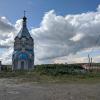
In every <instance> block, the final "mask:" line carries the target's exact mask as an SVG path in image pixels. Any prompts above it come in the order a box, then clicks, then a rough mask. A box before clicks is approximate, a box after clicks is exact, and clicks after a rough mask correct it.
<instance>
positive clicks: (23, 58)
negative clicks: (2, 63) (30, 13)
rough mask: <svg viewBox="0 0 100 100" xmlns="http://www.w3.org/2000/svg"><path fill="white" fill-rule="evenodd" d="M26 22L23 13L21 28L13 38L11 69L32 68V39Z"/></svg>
mask: <svg viewBox="0 0 100 100" xmlns="http://www.w3.org/2000/svg"><path fill="white" fill-rule="evenodd" d="M26 24H27V18H26V17H25V15H24V17H23V23H22V28H21V30H20V32H19V33H18V35H17V36H16V37H15V39H14V51H13V55H12V68H13V70H30V69H32V68H34V40H33V38H32V37H31V35H30V33H29V31H28V29H27V25H26Z"/></svg>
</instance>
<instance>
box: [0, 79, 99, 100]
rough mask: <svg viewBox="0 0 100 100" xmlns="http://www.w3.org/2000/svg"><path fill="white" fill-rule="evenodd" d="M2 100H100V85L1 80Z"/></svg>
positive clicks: (0, 99) (0, 92)
mask: <svg viewBox="0 0 100 100" xmlns="http://www.w3.org/2000/svg"><path fill="white" fill-rule="evenodd" d="M0 100H100V83H95V84H79V83H77V84H76V83H75V84H74V83H73V84H72V83H71V84H69V83H20V84H16V82H15V81H14V79H0Z"/></svg>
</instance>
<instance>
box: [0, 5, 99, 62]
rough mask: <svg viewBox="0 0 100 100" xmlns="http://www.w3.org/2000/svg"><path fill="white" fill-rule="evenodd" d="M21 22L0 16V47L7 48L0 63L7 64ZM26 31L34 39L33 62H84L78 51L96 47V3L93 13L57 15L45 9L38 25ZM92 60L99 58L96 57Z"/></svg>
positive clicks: (97, 28)
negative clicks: (13, 21) (12, 22)
mask: <svg viewBox="0 0 100 100" xmlns="http://www.w3.org/2000/svg"><path fill="white" fill-rule="evenodd" d="M21 24H22V19H19V20H17V21H16V23H15V25H13V24H11V23H10V22H9V20H7V18H6V17H1V18H0V48H2V47H3V46H4V48H6V46H8V47H9V48H6V50H7V51H8V53H5V52H3V53H2V56H1V58H2V60H3V63H6V62H7V63H8V62H9V63H11V54H12V52H13V41H14V37H15V36H16V33H18V31H19V30H20V28H21ZM2 33H4V34H2ZM30 33H31V35H32V37H33V38H34V42H35V64H40V63H58V62H61V63H62V62H63V63H64V62H67V63H74V62H77V63H78V62H87V57H86V56H85V57H84V55H82V52H86V53H87V50H88V49H91V48H93V47H95V48H98V47H100V46H99V45H100V43H98V44H97V45H96V42H97V39H99V37H100V6H98V8H97V11H95V12H94V11H91V12H86V13H81V14H68V15H65V16H62V15H57V14H56V12H55V11H54V10H51V11H48V12H46V13H45V14H44V17H43V19H42V21H41V23H40V27H38V28H33V29H31V30H30ZM78 53H80V54H78ZM3 55H4V56H3ZM97 59H98V60H97ZM94 60H95V61H96V60H97V61H100V60H99V57H97V56H96V57H94ZM5 61H6V62H5Z"/></svg>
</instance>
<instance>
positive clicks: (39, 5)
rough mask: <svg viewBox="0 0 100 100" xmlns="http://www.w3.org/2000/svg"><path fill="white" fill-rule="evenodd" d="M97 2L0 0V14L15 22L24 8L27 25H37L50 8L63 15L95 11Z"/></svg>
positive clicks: (93, 0)
mask: <svg viewBox="0 0 100 100" xmlns="http://www.w3.org/2000/svg"><path fill="white" fill-rule="evenodd" d="M99 3H100V0H0V16H6V17H7V18H8V19H9V20H10V21H11V22H12V23H15V22H16V20H17V19H19V18H22V16H23V11H24V10H26V11H27V17H28V25H29V27H31V26H32V27H33V26H34V27H37V26H39V24H40V22H41V20H42V17H43V16H44V13H45V12H48V11H49V10H51V9H54V10H55V11H56V13H57V14H60V15H63V16H64V15H66V14H77V13H83V12H88V11H95V10H96V7H97V6H98V4H99Z"/></svg>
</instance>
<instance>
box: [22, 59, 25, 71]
mask: <svg viewBox="0 0 100 100" xmlns="http://www.w3.org/2000/svg"><path fill="white" fill-rule="evenodd" d="M24 65H25V63H24V61H21V69H22V70H23V69H24Z"/></svg>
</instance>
